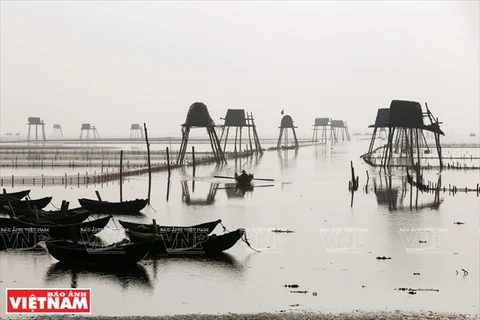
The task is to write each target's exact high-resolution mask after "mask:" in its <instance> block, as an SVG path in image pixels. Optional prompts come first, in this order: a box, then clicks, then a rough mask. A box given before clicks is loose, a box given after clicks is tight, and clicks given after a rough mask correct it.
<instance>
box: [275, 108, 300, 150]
mask: <svg viewBox="0 0 480 320" xmlns="http://www.w3.org/2000/svg"><path fill="white" fill-rule="evenodd" d="M279 128H280V133H279V135H278V143H277V148H278V149H280V148H282V149H298V148H299V146H298V140H297V134H296V133H295V128H297V127H295V126H294V125H293V119H292V117H290V116H289V115H285V116H283V118H282V121H281V122H280V127H279ZM288 129H291V130H292V132H293V140H294V144H293V145H292V146H289V145H288ZM284 133H285V136H284V135H283V134H284ZM282 136H284V145H283V146H282V145H281V144H282Z"/></svg>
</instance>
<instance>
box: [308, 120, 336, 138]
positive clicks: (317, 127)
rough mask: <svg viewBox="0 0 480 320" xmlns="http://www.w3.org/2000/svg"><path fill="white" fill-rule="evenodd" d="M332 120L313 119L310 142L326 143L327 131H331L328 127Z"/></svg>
mask: <svg viewBox="0 0 480 320" xmlns="http://www.w3.org/2000/svg"><path fill="white" fill-rule="evenodd" d="M331 121H332V119H330V118H315V124H314V125H313V136H312V142H320V143H327V131H328V130H329V129H330V130H331V129H332V128H331V127H330V125H331ZM318 131H320V132H321V134H320V141H318Z"/></svg>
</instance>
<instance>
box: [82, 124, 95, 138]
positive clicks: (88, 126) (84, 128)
mask: <svg viewBox="0 0 480 320" xmlns="http://www.w3.org/2000/svg"><path fill="white" fill-rule="evenodd" d="M84 131H86V134H85V139H86V140H88V139H100V136H99V135H98V131H97V128H95V126H92V125H91V124H90V123H83V124H82V128H81V129H80V140H82V136H83V132H84ZM90 131H91V132H92V135H93V137H92V138H90Z"/></svg>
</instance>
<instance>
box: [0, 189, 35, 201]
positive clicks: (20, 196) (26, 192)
mask: <svg viewBox="0 0 480 320" xmlns="http://www.w3.org/2000/svg"><path fill="white" fill-rule="evenodd" d="M29 194H30V190H22V191H17V192H10V193H8V192H7V197H8V198H9V199H12V198H13V199H17V200H21V199H23V198H25V197H26V196H28V195H29ZM4 198H5V195H4V194H2V193H0V200H3V199H4Z"/></svg>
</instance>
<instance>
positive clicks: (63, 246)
mask: <svg viewBox="0 0 480 320" xmlns="http://www.w3.org/2000/svg"><path fill="white" fill-rule="evenodd" d="M46 246H47V249H48V252H49V253H50V254H51V255H52V256H53V257H54V258H55V259H57V260H58V261H60V262H62V263H67V264H68V263H78V262H82V263H95V264H97V263H98V264H106V265H112V266H119V265H129V264H135V263H137V262H139V261H140V260H142V259H143V258H144V257H146V256H147V255H148V253H149V251H150V247H151V245H150V244H149V243H148V242H142V243H133V242H131V241H129V240H127V239H124V240H122V241H120V242H116V243H113V244H110V245H106V246H98V245H92V244H89V243H74V242H72V241H66V240H52V241H47V242H46Z"/></svg>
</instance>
